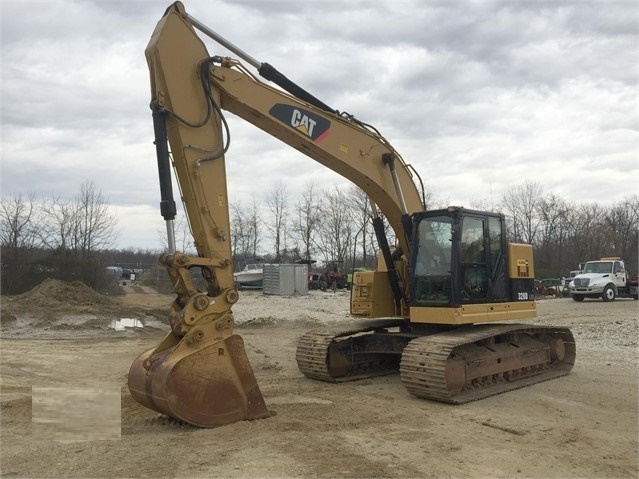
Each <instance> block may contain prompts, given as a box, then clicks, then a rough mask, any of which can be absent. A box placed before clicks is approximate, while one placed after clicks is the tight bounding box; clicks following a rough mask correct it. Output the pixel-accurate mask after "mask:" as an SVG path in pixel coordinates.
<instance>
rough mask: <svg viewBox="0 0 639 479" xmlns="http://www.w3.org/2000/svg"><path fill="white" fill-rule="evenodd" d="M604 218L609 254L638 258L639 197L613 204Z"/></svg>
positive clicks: (629, 258)
mask: <svg viewBox="0 0 639 479" xmlns="http://www.w3.org/2000/svg"><path fill="white" fill-rule="evenodd" d="M603 220H604V224H605V226H606V227H607V233H606V240H607V243H608V250H607V254H611V255H615V256H620V257H622V258H626V259H627V260H629V261H631V260H632V259H634V258H636V255H637V236H638V232H637V225H638V224H639V197H638V196H636V195H635V196H633V197H630V198H626V199H625V200H624V201H621V202H620V203H617V204H614V205H612V207H611V208H610V209H609V210H608V211H607V212H606V213H605V215H604V218H603Z"/></svg>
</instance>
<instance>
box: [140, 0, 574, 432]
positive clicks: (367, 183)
mask: <svg viewBox="0 0 639 479" xmlns="http://www.w3.org/2000/svg"><path fill="white" fill-rule="evenodd" d="M196 29H197V30H199V31H200V32H202V33H204V34H205V35H207V36H209V37H211V38H213V39H214V40H216V41H217V42H218V43H220V44H221V45H223V46H224V47H226V48H227V49H229V50H230V51H232V52H233V53H234V54H236V55H237V56H238V57H240V58H241V59H242V60H244V61H245V62H246V63H248V64H250V65H251V66H252V67H254V68H256V69H257V71H258V73H259V74H260V75H261V76H262V77H264V78H265V79H267V80H269V81H271V82H273V83H275V84H276V85H277V86H278V87H279V88H275V87H273V86H270V85H269V84H268V83H266V82H263V81H261V80H259V79H258V78H257V77H256V76H254V75H253V74H252V73H251V72H250V71H249V69H248V68H247V67H246V66H244V64H242V63H240V61H238V60H234V59H231V58H228V57H221V56H212V57H211V56H210V55H209V54H208V52H207V50H206V48H205V46H204V43H203V42H202V40H201V39H200V38H199V37H198V34H197V33H196V31H195V30H196ZM146 58H147V62H148V66H149V71H150V76H151V98H152V100H151V109H152V113H153V122H154V131H155V146H156V153H157V161H158V171H159V176H160V190H161V203H160V208H161V213H162V215H163V217H164V219H165V220H166V223H167V235H168V239H169V252H168V253H166V254H164V255H162V256H161V258H160V263H161V264H162V265H164V266H165V267H166V269H167V271H168V274H169V276H170V278H171V280H172V282H173V284H174V286H175V291H176V293H177V297H176V299H175V301H174V302H173V305H172V307H171V310H170V313H169V318H170V324H171V331H170V332H169V333H168V335H167V336H166V337H165V338H164V340H163V341H162V342H161V343H160V344H159V345H158V346H157V347H156V348H153V349H151V350H149V351H146V352H144V353H143V354H141V355H140V356H139V357H138V358H137V359H136V360H135V362H134V363H133V365H132V366H131V369H130V372H129V379H128V383H129V390H130V391H131V395H132V396H133V397H134V398H135V399H136V400H137V401H138V402H139V403H140V404H142V405H144V406H146V407H149V408H151V409H153V410H155V411H158V412H161V413H163V414H167V415H169V416H171V417H174V418H177V419H180V420H183V421H186V422H189V423H191V424H195V425H198V426H204V427H213V426H219V425H223V424H228V423H231V422H235V421H239V420H244V419H257V418H265V417H268V416H269V411H268V409H267V406H266V403H265V401H264V398H263V396H262V394H261V392H260V389H259V386H258V384H257V380H256V378H255V375H254V373H253V370H252V368H251V365H250V363H249V361H248V358H247V355H246V351H245V349H244V345H243V342H242V338H241V337H240V336H238V335H236V334H234V333H233V323H234V319H233V312H232V305H233V304H234V303H235V302H236V301H237V300H238V293H237V291H236V290H235V289H234V284H233V269H232V261H231V260H232V257H231V244H230V225H229V208H228V202H227V198H228V196H227V185H226V171H225V155H226V153H227V150H228V147H229V141H230V137H229V131H228V126H227V123H226V120H225V118H224V111H228V112H231V113H233V114H235V115H237V116H238V117H240V118H242V119H244V120H246V121H248V122H249V123H252V124H253V125H255V126H257V127H258V128H260V129H262V130H264V131H265V132H266V133H268V134H269V135H272V136H274V137H276V138H279V139H280V140H281V141H283V142H284V143H286V144H288V145H290V146H292V147H293V148H296V149H297V150H299V151H300V152H302V153H303V154H304V155H306V156H308V157H309V158H311V159H313V160H315V161H317V162H319V163H321V164H322V165H325V166H326V167H328V168H330V169H331V170H333V171H335V172H337V173H339V174H340V175H342V176H344V177H345V178H347V179H349V180H350V181H352V182H353V183H354V184H355V185H357V186H358V187H360V188H361V189H362V190H364V191H365V192H366V193H367V195H368V197H369V199H370V201H371V205H372V206H373V212H374V214H373V218H372V221H373V225H374V228H375V231H376V234H377V239H378V245H379V248H380V260H379V264H378V268H377V271H362V272H357V273H355V275H354V279H353V286H352V292H351V295H352V296H351V312H352V313H353V315H354V316H361V317H364V318H367V319H362V320H359V321H355V322H353V323H352V324H350V323H349V324H348V325H346V326H345V327H343V328H339V329H337V330H321V331H312V332H309V333H307V334H305V335H304V336H303V337H302V338H300V340H299V343H298V347H297V353H296V360H297V364H298V366H299V369H300V371H301V372H302V373H303V374H304V375H305V376H307V377H309V378H312V379H318V380H323V381H331V382H339V381H347V380H353V379H358V378H363V377H370V376H374V375H379V374H387V373H392V372H397V371H399V373H400V375H401V379H402V383H403V384H404V386H405V387H406V389H407V390H408V391H409V392H410V393H411V394H414V395H416V396H419V397H423V398H428V399H433V400H438V401H445V402H450V403H462V402H466V401H471V400H476V399H481V398H483V397H486V396H489V395H492V394H498V393H501V392H504V391H508V390H511V389H514V388H519V387H523V386H526V385H529V384H533V383H536V382H539V381H543V380H547V379H550V378H554V377H557V376H561V375H564V374H567V373H568V372H569V371H570V370H571V368H572V366H573V364H574V360H575V344H574V339H573V335H572V333H571V332H570V331H569V330H568V329H565V328H560V327H549V326H535V325H532V324H514V323H501V324H496V323H495V321H510V320H515V319H527V318H533V317H535V315H536V306H535V301H534V290H533V287H534V266H533V258H532V248H531V247H530V246H529V245H523V244H508V243H507V242H506V234H505V221H504V217H503V215H500V214H495V213H489V212H482V211H475V210H467V209H464V208H458V207H450V208H447V209H441V210H434V211H425V208H424V203H423V201H422V197H423V186H421V180H420V179H419V176H418V175H417V173H416V172H415V171H414V169H412V168H411V167H410V166H409V165H408V164H406V163H405V162H404V161H403V159H402V158H401V156H400V155H399V153H398V152H397V151H395V149H394V148H393V147H392V146H391V144H390V143H389V142H388V141H387V140H386V139H385V138H384V137H383V136H382V135H381V134H380V133H379V132H378V131H377V130H376V129H375V128H373V127H371V126H370V125H367V124H365V123H363V122H361V121H359V120H357V119H356V118H355V117H353V116H352V115H349V114H346V113H340V112H339V111H337V110H334V109H332V108H331V107H329V106H328V105H326V104H325V103H323V102H322V101H320V100H318V99H317V98H315V97H314V96H312V95H311V94H309V93H308V92H306V91H305V90H303V89H302V88H300V87H299V86H298V85H296V84H295V83H293V82H291V81H290V80H289V79H287V78H286V77H285V76H283V75H282V74H281V73H279V72H278V71H277V70H276V69H274V68H273V67H272V66H270V65H269V64H267V63H260V62H258V61H256V60H255V59H253V58H252V57H250V56H249V55H247V54H246V53H244V52H243V51H241V50H239V49H238V48H237V47H235V46H234V45H232V44H230V43H229V42H228V41H226V40H225V39H224V38H222V37H220V36H219V35H218V34H216V33H215V32H213V31H211V30H210V29H209V28H207V27H206V26H205V25H203V24H202V23H200V22H199V21H197V20H196V19H194V18H193V17H191V16H190V15H189V14H187V13H186V11H185V9H184V6H183V5H182V4H181V3H180V2H176V3H174V4H173V5H171V6H170V7H169V8H168V9H167V10H166V12H165V14H164V16H163V17H162V19H161V20H160V22H159V23H158V25H157V27H156V29H155V31H154V32H153V36H152V38H151V41H150V42H149V45H148V47H147V49H146ZM167 140H168V142H167ZM169 145H170V149H169ZM171 166H173V168H174V169H175V172H176V175H177V180H178V183H179V185H180V192H181V196H182V200H183V202H184V206H185V210H186V214H187V216H188V219H189V223H190V226H191V231H192V233H193V239H194V243H195V246H196V249H197V253H198V255H197V256H189V255H185V254H183V253H180V252H177V251H176V250H175V237H174V233H173V220H174V218H175V214H176V206H175V201H174V199H173V193H172V188H171V173H170V170H171ZM416 180H417V181H418V183H419V184H420V187H418V186H417V183H416ZM382 217H383V218H385V219H386V220H387V221H388V222H389V224H390V226H391V227H392V229H393V231H394V233H395V236H396V243H397V244H396V246H395V247H391V246H390V245H389V244H388V241H387V239H386V236H385V227H384V223H383V220H382ZM191 269H199V270H200V271H201V274H202V276H203V278H204V280H205V282H206V290H205V291H201V290H199V289H198V288H197V287H196V285H195V283H194V281H193V279H192V277H191V275H190V270H191ZM480 323H483V324H480Z"/></svg>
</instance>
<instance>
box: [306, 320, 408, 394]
mask: <svg viewBox="0 0 639 479" xmlns="http://www.w3.org/2000/svg"><path fill="white" fill-rule="evenodd" d="M403 324H405V321H404V320H401V319H398V320H394V319H393V320H388V319H380V320H369V321H360V322H358V323H356V324H354V325H351V326H350V327H345V328H333V329H328V330H321V331H310V332H308V333H306V334H304V335H303V336H302V337H301V338H300V339H299V341H298V343H297V352H296V354H295V359H296V360H297V366H298V368H299V369H300V371H301V372H302V373H303V374H304V375H305V376H306V377H309V378H311V379H319V380H321V381H329V382H341V381H353V380H355V379H362V378H366V377H372V376H380V375H384V374H392V373H395V372H397V370H398V368H399V362H398V356H397V354H390V355H389V353H391V351H388V350H385V349H383V347H382V346H379V347H371V345H370V344H367V343H368V341H366V340H365V338H364V337H363V336H358V335H362V334H366V333H373V334H379V332H382V331H386V330H387V328H394V327H398V326H401V325H403ZM368 336H369V337H371V336H372V334H368ZM397 337H399V335H398V336H397ZM358 338H361V339H358ZM410 339H411V338H405V339H403V342H404V343H408V341H409V340H410ZM397 353H400V354H401V350H400V351H398V352H397Z"/></svg>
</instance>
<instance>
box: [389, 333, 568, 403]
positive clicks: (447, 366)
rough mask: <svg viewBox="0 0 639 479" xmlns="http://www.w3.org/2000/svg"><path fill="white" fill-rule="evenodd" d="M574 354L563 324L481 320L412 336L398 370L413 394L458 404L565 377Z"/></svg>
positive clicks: (403, 381) (405, 385)
mask: <svg viewBox="0 0 639 479" xmlns="http://www.w3.org/2000/svg"><path fill="white" fill-rule="evenodd" d="M575 354H576V350H575V341H574V338H573V335H572V333H571V332H570V330H568V329H566V328H555V327H540V326H532V325H524V324H503V325H480V326H472V327H467V328H463V329H458V330H451V331H447V332H444V333H439V334H435V335H431V336H425V337H421V338H417V339H415V340H413V341H411V342H410V344H409V345H408V346H407V347H406V349H405V350H404V354H403V355H402V362H401V366H400V374H401V378H402V383H403V384H404V387H406V389H407V390H408V391H409V392H410V393H411V394H413V395H415V396H418V397H422V398H427V399H434V400H437V401H443V402H448V403H453V404H463V403H466V402H470V401H476V400H478V399H482V398H485V397H488V396H493V395H495V394H500V393H503V392H506V391H510V390H513V389H519V388H522V387H525V386H529V385H531V384H535V383H538V382H542V381H547V380H549V379H553V378H556V377H560V376H564V375H566V374H568V373H569V372H570V370H571V369H572V367H573V365H574V362H575Z"/></svg>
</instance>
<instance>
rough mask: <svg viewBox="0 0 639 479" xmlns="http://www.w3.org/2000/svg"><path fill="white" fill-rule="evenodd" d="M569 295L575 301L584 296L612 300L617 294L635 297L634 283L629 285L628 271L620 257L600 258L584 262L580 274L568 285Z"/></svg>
mask: <svg viewBox="0 0 639 479" xmlns="http://www.w3.org/2000/svg"><path fill="white" fill-rule="evenodd" d="M569 288H570V296H571V298H572V299H573V300H575V301H583V300H584V298H602V299H603V300H604V301H612V300H614V299H615V298H616V297H618V296H625V297H627V296H633V295H634V297H635V298H636V293H637V288H636V285H630V284H629V281H628V273H627V271H626V267H625V265H624V262H623V260H622V259H621V258H618V257H612V258H601V259H600V260H597V261H588V262H587V263H585V265H584V267H583V269H582V271H581V273H580V274H578V275H577V276H575V277H574V278H573V279H572V281H571V282H570V285H569Z"/></svg>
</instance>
